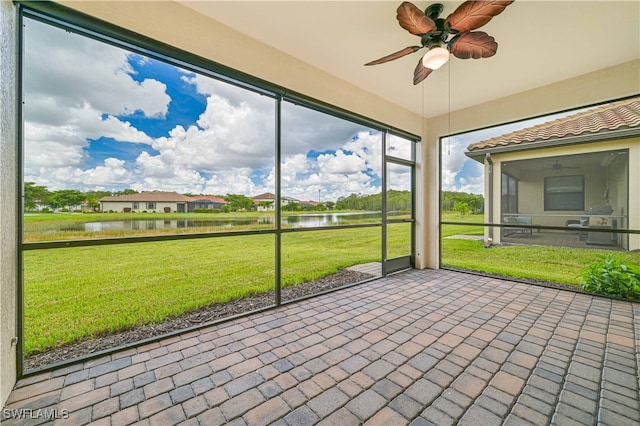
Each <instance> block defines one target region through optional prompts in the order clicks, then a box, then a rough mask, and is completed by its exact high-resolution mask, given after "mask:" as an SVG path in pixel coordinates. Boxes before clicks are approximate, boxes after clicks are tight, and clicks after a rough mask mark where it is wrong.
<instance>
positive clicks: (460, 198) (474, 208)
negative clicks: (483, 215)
mask: <svg viewBox="0 0 640 426" xmlns="http://www.w3.org/2000/svg"><path fill="white" fill-rule="evenodd" d="M457 202H462V203H467V205H468V206H469V209H470V212H471V213H480V212H482V208H483V206H484V197H483V196H482V195H479V194H469V193H466V192H458V191H442V199H441V204H440V208H441V209H442V211H453V207H454V206H455V204H456V203H457Z"/></svg>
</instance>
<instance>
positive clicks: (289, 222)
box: [61, 212, 381, 232]
mask: <svg viewBox="0 0 640 426" xmlns="http://www.w3.org/2000/svg"><path fill="white" fill-rule="evenodd" d="M380 221H381V213H380V212H359V213H325V214H304V215H289V216H283V217H282V226H283V227H285V228H317V227H323V226H339V225H352V224H357V223H378V222H380ZM273 223H274V217H273V216H263V217H260V218H254V219H238V218H230V219H224V218H216V219H215V220H211V219H168V220H164V219H131V220H111V221H99V222H84V223H83V222H78V223H71V224H66V225H65V226H64V227H63V228H62V229H61V230H62V231H85V232H105V231H144V230H154V229H157V230H163V229H183V228H222V229H224V230H232V229H234V228H238V227H242V228H246V227H251V226H264V225H273Z"/></svg>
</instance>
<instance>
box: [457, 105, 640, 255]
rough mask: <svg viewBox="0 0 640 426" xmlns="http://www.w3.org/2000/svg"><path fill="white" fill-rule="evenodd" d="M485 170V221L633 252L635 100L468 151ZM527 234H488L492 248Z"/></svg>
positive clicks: (639, 136)
mask: <svg viewBox="0 0 640 426" xmlns="http://www.w3.org/2000/svg"><path fill="white" fill-rule="evenodd" d="M466 155H467V156H468V157H470V158H472V159H474V160H476V161H478V162H481V163H483V164H484V169H485V200H486V202H485V222H486V223H502V224H513V223H516V224H524V225H542V226H559V227H563V226H568V227H572V228H578V231H581V232H580V234H581V235H580V236H581V238H583V239H584V241H585V242H586V244H592V245H594V246H596V245H598V246H617V247H620V248H623V249H626V250H638V249H640V235H638V234H626V233H624V234H619V233H615V232H611V233H609V232H588V231H589V229H593V228H594V227H599V228H604V229H607V228H610V229H618V230H619V229H630V230H639V229H640V189H639V188H640V97H633V98H628V99H624V100H621V101H617V102H612V103H609V104H605V105H602V106H599V107H596V108H592V109H589V110H586V111H582V112H579V113H576V114H573V115H570V116H567V117H564V118H561V119H557V120H554V121H550V122H547V123H544V124H540V125H537V126H533V127H529V128H526V129H522V130H519V131H515V132H512V133H508V134H504V135H500V136H497V137H494V138H492V139H488V140H484V141H481V142H477V143H474V144H471V145H469V147H468V152H466ZM532 231H533V230H532V229H526V228H523V229H519V228H518V229H515V228H503V229H502V231H501V232H500V230H498V229H497V228H496V230H492V229H491V228H487V230H486V235H485V237H486V238H491V239H492V241H493V243H500V242H501V240H502V239H503V238H504V237H506V236H508V235H510V234H511V233H513V232H519V233H523V234H524V233H530V232H532Z"/></svg>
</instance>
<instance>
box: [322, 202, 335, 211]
mask: <svg viewBox="0 0 640 426" xmlns="http://www.w3.org/2000/svg"><path fill="white" fill-rule="evenodd" d="M324 205H325V206H326V208H327V210H333V209H335V208H336V203H334V202H333V201H327V202H325V203H324Z"/></svg>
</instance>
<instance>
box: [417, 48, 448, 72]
mask: <svg viewBox="0 0 640 426" xmlns="http://www.w3.org/2000/svg"><path fill="white" fill-rule="evenodd" d="M448 60H449V51H448V50H447V49H445V48H444V47H434V48H433V49H431V50H429V51H428V52H427V53H426V55H424V56H423V57H422V65H424V66H425V67H426V68H431V69H432V70H437V69H438V68H440V67H441V66H443V65H444V64H446V63H447V61H448Z"/></svg>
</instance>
